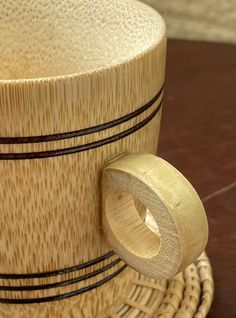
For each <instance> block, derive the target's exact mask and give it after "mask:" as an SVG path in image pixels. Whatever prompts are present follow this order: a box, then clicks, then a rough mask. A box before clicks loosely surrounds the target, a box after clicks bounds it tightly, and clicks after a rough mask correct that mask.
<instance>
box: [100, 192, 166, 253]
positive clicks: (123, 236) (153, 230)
mask: <svg viewBox="0 0 236 318" xmlns="http://www.w3.org/2000/svg"><path fill="white" fill-rule="evenodd" d="M105 211H106V213H107V222H108V223H109V225H110V227H111V229H112V231H113V233H114V235H115V236H116V238H117V239H118V240H119V241H120V242H121V244H122V245H123V246H125V248H126V249H127V250H128V251H130V252H131V253H132V254H135V255H137V256H138V257H143V258H152V257H154V256H156V255H157V254H158V252H159V248H160V236H159V230H158V226H157V224H156V222H155V220H154V218H153V216H152V214H151V213H150V211H149V210H148V209H147V208H146V207H145V206H144V205H143V204H142V202H140V201H139V200H138V199H137V198H134V197H133V196H132V195H131V194H130V193H127V192H120V191H114V192H113V193H111V194H110V196H109V197H108V198H107V200H106V202H105Z"/></svg>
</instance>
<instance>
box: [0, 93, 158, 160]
mask: <svg viewBox="0 0 236 318" xmlns="http://www.w3.org/2000/svg"><path fill="white" fill-rule="evenodd" d="M162 101H163V98H162V99H161V101H160V103H159V104H158V106H157V108H156V109H155V110H154V111H153V112H152V113H151V114H150V115H149V116H148V117H147V118H145V119H144V120H142V121H141V122H139V123H138V124H137V125H135V126H133V127H131V128H129V129H127V130H125V131H123V132H121V133H118V134H116V135H113V136H111V137H107V138H105V139H101V140H97V141H94V142H91V143H88V144H83V145H79V146H75V147H70V148H64V149H57V150H49V151H39V152H25V153H1V154H0V160H25V159H41V158H49V157H57V156H64V155H69V154H73V153H78V152H82V151H86V150H90V149H95V148H98V147H101V146H104V145H107V144H109V143H112V142H115V141H117V140H119V139H122V138H124V137H127V136H129V135H131V134H132V133H134V132H135V131H137V130H139V129H140V128H142V127H144V126H145V125H146V124H147V123H148V122H149V121H151V120H152V119H153V117H154V116H155V115H156V114H157V113H158V111H159V110H160V108H161V105H162Z"/></svg>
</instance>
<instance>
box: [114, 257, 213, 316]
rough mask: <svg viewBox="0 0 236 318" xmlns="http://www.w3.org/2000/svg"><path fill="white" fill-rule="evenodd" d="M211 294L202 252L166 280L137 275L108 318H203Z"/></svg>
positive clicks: (208, 273) (206, 261)
mask: <svg viewBox="0 0 236 318" xmlns="http://www.w3.org/2000/svg"><path fill="white" fill-rule="evenodd" d="M213 293H214V281H213V277H212V269H211V264H210V262H209V259H208V257H207V255H206V253H205V252H204V253H203V254H202V255H201V256H200V257H199V258H198V259H197V260H196V262H194V263H193V264H191V265H190V266H189V267H187V268H186V269H185V270H184V271H183V272H181V273H179V274H177V275H176V276H174V277H173V278H171V279H169V280H160V281H155V280H153V279H149V278H147V277H145V276H143V275H140V274H137V276H136V277H135V279H134V280H133V287H132V289H131V291H130V294H129V296H128V298H127V299H126V300H125V302H124V303H123V304H122V305H121V306H120V307H119V308H118V309H117V310H116V311H115V312H114V314H112V315H110V316H109V318H150V317H152V318H205V317H206V316H207V314H208V312H209V310H210V307H211V303H212V300H213Z"/></svg>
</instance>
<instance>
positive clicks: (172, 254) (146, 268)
mask: <svg viewBox="0 0 236 318" xmlns="http://www.w3.org/2000/svg"><path fill="white" fill-rule="evenodd" d="M102 195H103V199H102V202H103V229H104V232H105V235H106V237H107V240H108V241H109V243H110V245H111V246H112V248H113V249H114V251H115V252H116V253H117V254H118V255H119V256H120V257H121V258H122V259H124V260H125V261H126V262H127V263H128V264H129V265H130V266H131V267H133V268H134V269H136V270H137V271H139V272H140V273H142V274H144V275H146V276H149V277H153V278H156V279H164V278H169V277H171V276H173V275H175V274H176V273H178V272H180V271H182V270H183V269H184V268H185V267H187V266H188V265H190V264H191V263H192V262H193V261H194V260H195V259H196V258H197V257H198V256H199V255H200V254H201V253H202V251H203V250H204V248H205V246H206V243H207V238H208V224H207V219H206V214H205V210H204V208H203V205H202V203H201V200H200V198H199V197H198V195H197V193H196V191H195V190H194V188H193V187H192V186H191V184H190V183H189V182H188V181H187V179H185V177H184V176H183V175H182V174H181V173H180V172H179V171H178V170H176V169H175V168H174V167H173V166H171V165H170V164H169V163H167V162H166V161H164V160H163V159H161V158H158V157H156V156H154V155H151V154H128V155H124V156H121V157H119V158H118V159H115V160H114V161H112V162H110V163H109V164H108V165H107V166H106V167H105V169H104V171H103V177H102ZM142 207H144V209H143V208H142ZM146 209H147V211H148V214H147V216H146V220H144V217H145V216H144V214H146V213H144V211H145V210H146ZM147 219H148V220H147Z"/></svg>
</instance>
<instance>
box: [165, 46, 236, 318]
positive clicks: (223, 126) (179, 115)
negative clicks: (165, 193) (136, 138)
mask: <svg viewBox="0 0 236 318" xmlns="http://www.w3.org/2000/svg"><path fill="white" fill-rule="evenodd" d="M159 155H160V156H161V157H163V158H164V159H166V160H168V161H169V162H170V163H172V164H173V165H174V166H175V167H177V168H178V169H179V170H180V171H181V172H182V173H183V174H184V175H185V176H186V177H187V178H188V179H189V180H190V182H191V183H192V184H193V185H194V187H195V188H196V190H197V191H198V193H199V195H200V197H201V198H202V199H203V201H204V205H205V208H206V211H207V215H208V221H209V228H210V233H209V234H210V236H209V243H208V246H207V253H208V255H209V257H210V259H211V263H212V267H213V273H214V280H215V296H214V302H213V305H212V309H211V311H210V313H209V315H208V317H209V318H213V317H214V318H235V317H236V46H233V45H227V44H213V43H203V42H189V41H177V40H170V41H169V45H168V55H167V77H166V89H165V103H164V108H163V120H162V129H161V136H160V144H159Z"/></svg>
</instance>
